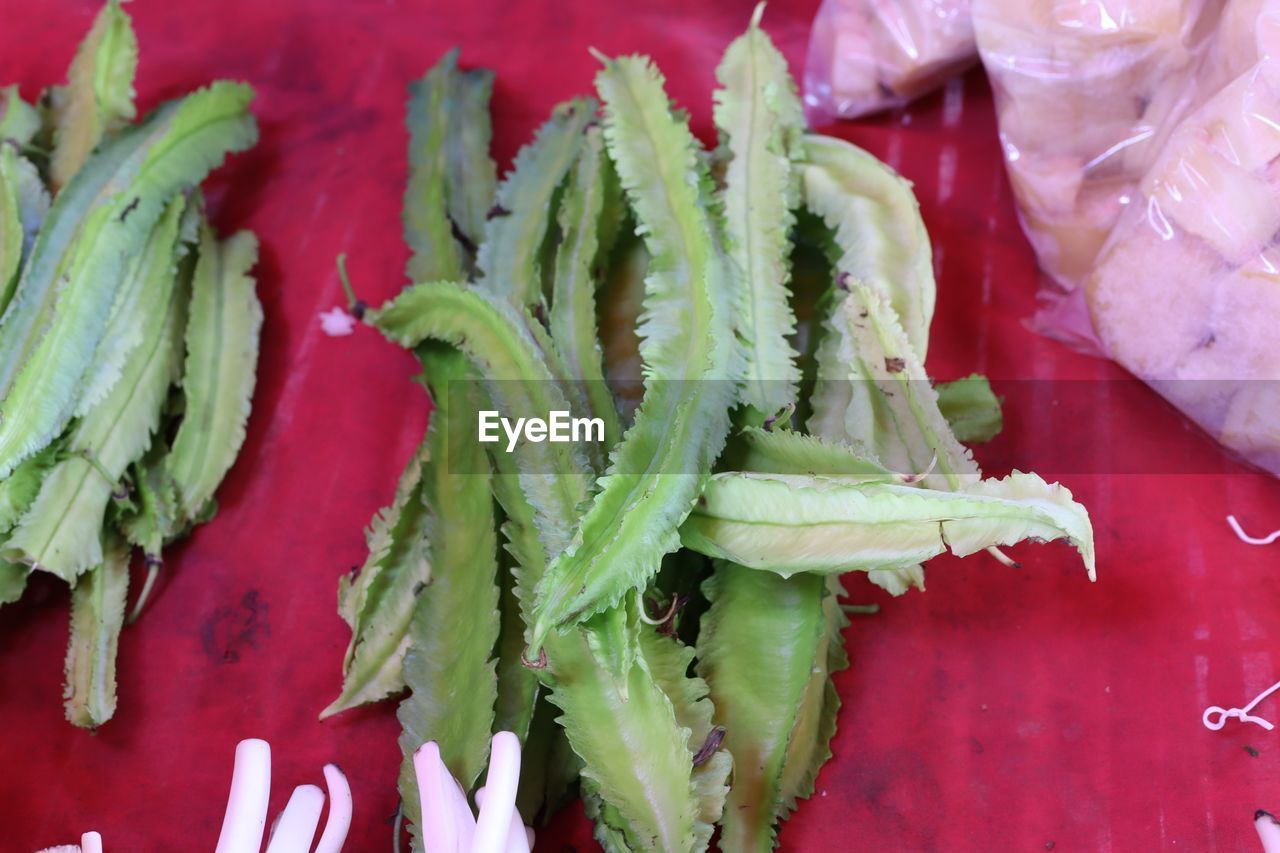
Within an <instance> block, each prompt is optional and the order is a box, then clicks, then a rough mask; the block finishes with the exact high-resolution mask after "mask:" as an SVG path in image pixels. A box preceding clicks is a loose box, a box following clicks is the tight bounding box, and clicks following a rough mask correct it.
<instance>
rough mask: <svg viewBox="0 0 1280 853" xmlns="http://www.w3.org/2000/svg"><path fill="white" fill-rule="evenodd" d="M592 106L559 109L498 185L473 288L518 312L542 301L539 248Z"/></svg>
mask: <svg viewBox="0 0 1280 853" xmlns="http://www.w3.org/2000/svg"><path fill="white" fill-rule="evenodd" d="M595 113H596V102H595V101H593V100H591V99H590V98H575V99H574V100H571V101H566V102H565V103H563V104H559V105H558V106H557V107H556V108H555V110H554V111H553V112H552V114H551V118H549V119H548V120H547V121H546V123H544V124H543V125H542V127H540V128H538V132H537V135H536V136H535V137H534V140H533V142H531V143H529V144H528V145H526V146H524V147H523V148H521V149H520V153H519V154H517V155H516V160H515V165H514V167H513V168H512V170H511V173H510V174H508V175H507V176H506V178H504V179H503V181H502V183H500V184H499V185H498V192H497V198H496V201H495V203H494V206H493V209H492V210H490V211H489V218H488V222H487V223H486V225H485V233H484V242H483V243H481V245H480V253H479V255H478V256H477V266H478V267H479V268H480V275H479V277H478V278H477V280H476V284H477V286H478V287H480V288H481V289H483V290H488V291H490V292H492V293H495V294H497V295H499V296H501V297H503V298H505V299H507V300H509V301H510V302H511V303H512V304H513V305H515V306H517V307H518V308H532V307H533V306H534V305H537V304H539V303H540V302H541V301H542V276H543V273H542V258H541V250H542V243H543V240H544V238H545V237H546V234H547V229H548V227H549V226H550V225H551V223H553V222H554V221H555V211H554V210H553V208H552V199H553V197H554V196H555V193H556V190H557V189H558V188H559V186H560V185H561V184H562V183H563V182H564V178H565V176H566V175H567V174H568V173H569V170H570V169H571V168H572V167H573V164H574V161H575V160H576V159H577V156H578V149H579V147H580V146H581V144H582V138H583V130H584V129H585V128H586V126H587V124H588V122H590V121H591V120H592V119H593V118H594V117H595Z"/></svg>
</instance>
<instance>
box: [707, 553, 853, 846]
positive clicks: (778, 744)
mask: <svg viewBox="0 0 1280 853" xmlns="http://www.w3.org/2000/svg"><path fill="white" fill-rule="evenodd" d="M838 589H839V582H838V581H837V580H835V579H834V578H830V579H827V578H823V577H821V576H819V575H816V574H798V575H796V576H794V577H791V578H782V577H779V576H778V575H775V574H773V573H771V572H760V571H756V570H754V569H749V568H745V567H743V566H738V565H734V564H732V563H723V562H722V563H718V564H717V565H716V569H715V574H714V575H713V576H712V577H711V578H710V579H709V580H708V581H707V582H706V583H705V584H704V586H703V591H704V593H705V594H706V596H707V598H708V599H709V600H710V602H711V608H710V610H708V611H707V613H706V614H705V615H704V616H703V618H702V623H701V626H700V629H699V633H698V673H699V674H700V675H701V676H702V677H703V678H705V679H706V681H707V683H708V684H709V685H710V689H711V699H712V700H713V701H714V703H715V709H716V722H717V723H718V724H719V725H721V726H723V727H724V730H725V736H724V746H725V748H727V749H728V751H729V752H730V753H731V754H732V755H733V762H734V771H733V786H732V788H731V789H730V790H729V794H728V799H727V801H726V803H725V809H724V829H723V831H722V835H721V838H720V846H721V849H723V850H735V851H737V850H742V851H747V850H759V851H768V850H772V849H774V846H775V843H776V831H775V827H776V825H777V823H778V822H779V821H780V820H781V819H782V818H784V817H785V816H786V815H787V814H788V813H789V812H790V811H791V810H792V809H794V808H795V801H796V799H797V797H801V796H807V795H808V793H809V792H810V790H811V789H812V788H811V786H812V783H811V782H810V783H809V788H808V789H806V787H805V784H804V780H806V779H809V780H811V779H812V778H813V777H814V776H816V775H817V771H818V769H819V768H820V767H821V766H822V764H823V763H824V762H825V760H826V758H827V756H828V755H829V754H830V753H829V750H828V748H827V743H828V742H829V740H830V737H831V734H832V733H833V732H834V730H835V709H836V707H837V706H838V699H837V698H836V696H835V691H834V689H833V688H830V687H829V675H830V672H831V671H832V670H833V669H841V668H843V667H844V666H845V665H846V663H847V661H846V660H845V658H844V647H843V643H842V640H841V637H840V633H839V632H840V629H841V628H842V627H843V626H844V624H846V623H845V619H844V616H843V613H842V612H841V610H840V607H839V604H838V602H837V600H836V593H835V592H834V591H833V590H838Z"/></svg>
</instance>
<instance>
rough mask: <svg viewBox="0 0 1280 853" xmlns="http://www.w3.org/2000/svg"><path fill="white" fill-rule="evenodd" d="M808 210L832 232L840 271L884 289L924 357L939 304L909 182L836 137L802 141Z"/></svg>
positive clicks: (929, 250)
mask: <svg viewBox="0 0 1280 853" xmlns="http://www.w3.org/2000/svg"><path fill="white" fill-rule="evenodd" d="M804 151H805V160H806V164H805V166H804V168H803V186H804V190H803V192H804V202H805V205H806V206H807V207H808V208H809V210H811V211H812V212H813V213H815V214H817V215H818V216H820V217H821V218H822V219H823V221H824V222H825V223H826V224H827V226H828V227H830V228H832V229H833V230H834V231H835V240H836V245H837V247H838V249H839V251H840V257H839V258H838V259H837V263H836V266H837V269H838V270H839V271H840V272H842V273H846V274H848V275H849V276H850V277H851V278H853V279H855V280H857V281H860V282H863V283H865V284H866V285H867V286H869V287H871V288H873V289H874V290H876V291H877V292H879V293H880V294H881V295H882V296H883V297H884V298H885V300H886V301H888V303H889V304H890V305H892V306H893V310H894V312H895V313H896V314H897V315H898V318H899V321H900V322H901V324H902V328H903V329H904V330H905V333H906V336H907V342H908V343H909V344H910V346H911V348H912V350H914V351H915V353H916V355H917V356H919V358H920V361H922V362H923V361H924V360H925V356H926V355H927V354H928V351H929V324H930V323H931V322H932V321H933V308H934V303H935V301H936V300H937V286H936V284H935V283H934V280H933V250H932V248H931V247H930V245H929V234H928V232H926V231H925V227H924V220H922V219H921V218H920V204H919V202H917V201H916V197H915V194H914V193H913V192H912V191H911V182H910V181H907V180H906V179H904V178H902V177H901V176H900V175H898V174H897V173H896V172H894V171H893V170H892V169H890V168H889V167H888V166H886V165H885V164H884V163H882V162H880V161H879V160H877V159H876V158H875V157H872V156H871V155H870V154H868V153H867V152H866V151H863V150H862V149H861V148H859V147H857V146H856V145H853V144H851V143H849V142H845V141H844V140H843V139H837V138H835V137H832V136H820V135H817V134H811V135H809V136H806V137H805V139H804Z"/></svg>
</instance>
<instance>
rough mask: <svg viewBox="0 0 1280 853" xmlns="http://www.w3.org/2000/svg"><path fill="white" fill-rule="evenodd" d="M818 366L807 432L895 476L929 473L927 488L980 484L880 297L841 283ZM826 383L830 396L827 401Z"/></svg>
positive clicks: (854, 284) (924, 480)
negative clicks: (871, 460) (897, 473)
mask: <svg viewBox="0 0 1280 853" xmlns="http://www.w3.org/2000/svg"><path fill="white" fill-rule="evenodd" d="M818 360H819V370H820V371H821V373H820V375H819V386H818V389H817V390H816V391H815V405H814V417H813V418H812V419H811V421H810V424H809V428H810V431H811V432H813V433H814V434H816V435H821V436H825V437H828V438H835V439H837V440H841V441H847V442H849V443H851V444H852V445H853V446H854V447H855V448H856V449H857V450H858V452H860V453H863V454H866V455H868V456H870V457H872V458H874V459H876V460H877V461H879V462H880V463H881V464H882V465H884V466H885V467H887V468H890V469H892V470H895V471H901V472H904V473H910V472H921V473H923V472H926V471H928V474H927V475H926V476H925V477H923V478H922V479H921V483H922V485H924V486H925V487H926V488H939V489H958V488H962V487H964V486H965V485H967V484H970V483H974V482H976V481H977V479H978V477H979V476H980V474H981V472H980V471H979V468H978V465H977V463H976V462H974V460H973V454H972V452H970V450H969V449H968V448H967V447H965V446H964V445H962V444H961V443H960V442H959V441H957V440H956V437H955V435H954V433H952V431H951V427H950V426H949V425H948V424H947V421H946V419H945V418H944V417H943V416H942V412H941V411H939V409H938V395H937V392H936V391H934V389H933V386H932V385H931V384H930V382H929V377H928V376H927V375H926V374H925V371H924V364H923V362H922V361H921V360H920V358H919V356H918V355H917V354H916V352H915V350H914V349H912V347H911V345H910V343H909V342H908V340H907V337H906V334H905V333H904V332H903V329H902V326H901V325H900V324H899V322H898V318H897V316H896V314H895V313H894V311H893V309H892V307H891V306H890V305H889V303H888V301H887V300H886V299H885V297H884V296H883V295H882V294H881V293H880V292H879V291H877V290H874V289H873V288H871V287H869V286H867V285H865V284H862V283H861V282H859V281H856V280H853V279H850V278H847V277H846V278H844V279H843V280H842V294H841V297H840V299H839V301H838V302H837V303H836V306H835V309H834V310H833V312H832V316H831V318H830V320H829V330H828V335H827V337H825V338H824V339H823V342H822V345H821V348H820V350H819V355H818ZM824 384H825V385H827V386H829V387H830V388H832V389H833V392H834V393H832V394H829V395H825V396H824V388H823V385H824ZM819 398H821V400H822V404H821V405H820V404H819V402H818V400H819ZM831 403H836V404H834V405H827V404H831Z"/></svg>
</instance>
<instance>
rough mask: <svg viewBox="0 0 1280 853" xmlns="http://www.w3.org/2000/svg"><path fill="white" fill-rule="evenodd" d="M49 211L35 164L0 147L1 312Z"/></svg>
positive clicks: (11, 149) (12, 150)
mask: <svg viewBox="0 0 1280 853" xmlns="http://www.w3.org/2000/svg"><path fill="white" fill-rule="evenodd" d="M48 212H49V193H48V191H47V190H45V188H44V184H42V183H41V182H40V174H39V173H38V172H37V171H36V167H35V166H34V165H32V163H31V161H29V160H27V159H26V158H25V157H23V156H22V155H21V154H19V153H18V152H17V151H16V150H15V148H14V147H13V146H11V145H5V146H3V147H0V312H3V311H4V309H5V308H6V307H8V305H9V302H10V300H12V299H13V293H14V290H15V289H16V288H17V286H18V271H19V270H20V269H21V268H22V264H23V262H24V261H25V260H26V258H27V256H28V255H29V254H30V253H31V246H32V244H33V243H34V242H35V238H36V234H37V233H38V232H39V230H40V226H41V224H42V223H43V222H44V217H45V216H46V215H47V214H48Z"/></svg>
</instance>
